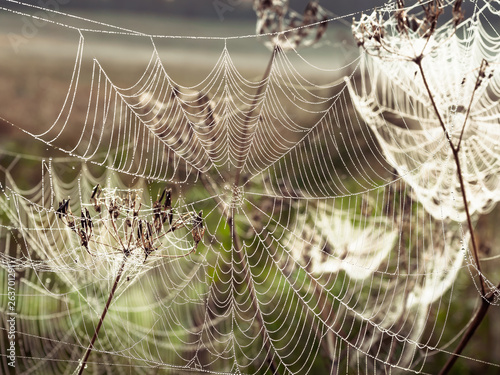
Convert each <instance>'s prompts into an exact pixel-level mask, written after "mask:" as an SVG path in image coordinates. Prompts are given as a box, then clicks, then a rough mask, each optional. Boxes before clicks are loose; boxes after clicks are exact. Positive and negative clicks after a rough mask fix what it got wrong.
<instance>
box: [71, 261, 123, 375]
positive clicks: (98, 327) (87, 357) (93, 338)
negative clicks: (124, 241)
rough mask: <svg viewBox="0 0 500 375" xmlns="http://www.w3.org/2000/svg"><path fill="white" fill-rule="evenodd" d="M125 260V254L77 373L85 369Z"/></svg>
mask: <svg viewBox="0 0 500 375" xmlns="http://www.w3.org/2000/svg"><path fill="white" fill-rule="evenodd" d="M126 262H127V256H124V257H123V261H122V264H121V266H120V268H119V269H118V273H117V274H116V278H115V283H114V284H113V287H112V288H111V291H110V292H109V296H108V300H107V301H106V305H105V306H104V310H103V311H102V315H101V318H100V319H99V323H98V324H97V327H96V328H95V331H94V336H92V339H91V340H90V344H89V346H88V348H87V351H86V352H85V355H84V356H83V359H82V362H81V363H80V366H79V371H78V375H81V374H82V373H83V371H84V370H85V367H86V366H87V360H88V359H89V356H90V353H91V352H92V349H93V348H94V343H95V340H96V339H97V336H98V335H99V331H100V330H101V327H102V324H103V322H104V318H105V317H106V314H107V313H108V309H109V306H110V305H111V300H112V299H113V296H114V295H115V291H116V288H117V287H118V283H119V282H120V278H121V277H122V274H123V270H124V268H125V263H126Z"/></svg>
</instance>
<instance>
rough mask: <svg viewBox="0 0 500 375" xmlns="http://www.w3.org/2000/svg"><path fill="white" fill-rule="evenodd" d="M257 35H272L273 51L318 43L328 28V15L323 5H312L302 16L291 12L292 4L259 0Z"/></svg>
mask: <svg viewBox="0 0 500 375" xmlns="http://www.w3.org/2000/svg"><path fill="white" fill-rule="evenodd" d="M253 8H254V10H255V13H256V14H257V27H256V29H257V30H256V31H257V34H259V35H263V34H265V35H268V36H269V41H267V42H265V44H266V45H267V46H268V47H269V48H270V49H275V48H278V47H279V48H280V49H282V50H284V51H286V50H289V49H295V48H297V47H299V46H310V45H312V44H314V43H316V42H318V41H319V40H320V39H321V38H322V37H323V35H324V34H325V31H326V28H327V26H328V13H327V12H326V10H324V9H323V8H322V7H321V6H320V5H319V1H309V3H308V4H307V6H306V9H305V10H304V13H303V14H302V15H301V14H299V13H297V12H295V11H293V10H290V9H289V8H288V0H255V1H254V6H253Z"/></svg>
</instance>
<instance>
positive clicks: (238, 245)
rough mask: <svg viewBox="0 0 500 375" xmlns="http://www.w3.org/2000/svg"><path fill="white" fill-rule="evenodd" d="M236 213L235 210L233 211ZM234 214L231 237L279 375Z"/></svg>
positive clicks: (272, 363)
mask: <svg viewBox="0 0 500 375" xmlns="http://www.w3.org/2000/svg"><path fill="white" fill-rule="evenodd" d="M231 211H234V208H233V209H232V210H231ZM233 217H234V212H231V215H230V216H229V217H228V224H229V226H230V230H231V237H232V240H233V246H234V250H235V251H234V253H235V255H236V257H237V260H238V262H239V263H240V264H241V265H242V268H243V274H244V276H243V277H244V278H245V283H246V286H247V287H248V291H249V294H250V301H251V303H252V307H253V309H254V311H255V317H256V318H257V322H258V323H259V326H260V327H259V328H260V329H261V331H262V336H263V341H264V346H265V348H266V355H267V360H268V362H269V366H270V368H271V371H272V373H273V374H279V372H278V365H277V364H276V362H275V360H274V355H272V354H271V353H272V348H271V345H270V342H269V341H270V338H269V334H267V331H266V326H265V324H264V320H263V319H262V316H261V314H260V308H259V303H258V301H257V294H256V292H255V285H254V283H253V280H252V278H251V276H250V267H249V266H248V263H247V261H246V259H245V256H244V255H243V250H242V248H241V243H240V238H239V237H238V233H237V232H236V226H235V225H234V220H233Z"/></svg>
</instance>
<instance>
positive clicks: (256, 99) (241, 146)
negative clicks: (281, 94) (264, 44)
mask: <svg viewBox="0 0 500 375" xmlns="http://www.w3.org/2000/svg"><path fill="white" fill-rule="evenodd" d="M278 50H279V47H278V46H275V47H274V49H273V53H272V54H271V57H270V59H269V62H268V63H267V67H266V70H265V72H264V75H263V76H262V79H261V82H263V81H267V82H265V85H264V84H261V85H260V86H259V87H258V88H257V92H256V93H255V96H254V98H253V100H252V103H251V104H250V109H249V110H248V112H247V113H246V115H245V119H244V120H243V134H242V136H241V139H242V140H241V141H238V142H237V155H238V156H240V157H241V159H239V160H238V165H237V166H236V174H235V176H234V186H239V183H240V176H241V170H242V168H243V164H244V162H245V159H244V158H243V157H242V156H243V155H242V154H243V153H244V152H243V151H244V148H245V141H246V138H247V132H248V123H249V122H250V118H251V117H252V114H253V113H254V111H255V110H256V109H257V105H258V104H259V96H260V94H261V93H262V90H263V89H264V87H265V86H266V87H267V85H268V84H269V82H268V78H269V75H270V74H271V68H272V66H273V63H274V59H275V57H276V53H277V52H278Z"/></svg>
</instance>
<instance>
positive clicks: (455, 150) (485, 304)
mask: <svg viewBox="0 0 500 375" xmlns="http://www.w3.org/2000/svg"><path fill="white" fill-rule="evenodd" d="M415 62H416V63H417V65H418V67H419V69H420V73H421V74H422V79H423V81H424V85H425V88H426V90H427V93H428V95H429V98H430V99H431V102H432V105H433V107H434V110H435V112H436V116H437V117H438V120H439V123H440V125H441V127H442V128H443V131H444V132H445V134H446V137H447V138H448V141H449V143H450V148H451V151H452V154H453V158H454V160H455V164H456V167H457V175H458V181H459V183H460V190H461V192H462V200H463V203H464V210H465V216H466V218H467V226H468V228H469V233H470V236H471V242H472V254H473V256H474V260H475V262H476V269H477V272H478V273H479V281H480V283H481V305H480V306H479V309H478V310H477V312H476V315H475V316H474V318H473V320H472V323H471V325H470V326H469V328H468V329H467V331H466V332H465V333H464V335H463V336H462V339H461V340H460V343H459V344H458V346H457V347H456V349H455V351H454V352H453V354H452V356H451V357H450V358H449V359H448V361H447V362H446V364H445V365H444V366H443V368H442V369H441V371H440V372H439V375H445V374H447V373H448V372H449V371H450V369H451V368H452V366H453V364H454V363H455V362H456V360H457V359H458V356H459V355H460V353H461V352H462V351H463V350H464V349H465V347H466V346H467V344H468V343H469V341H470V339H471V338H472V336H473V335H474V333H475V332H476V329H477V328H478V327H479V325H480V324H481V322H482V321H483V319H484V317H485V316H486V313H487V312H488V308H489V306H490V302H491V300H492V299H493V297H494V294H493V293H491V294H490V295H487V294H486V287H485V282H484V276H483V273H482V271H481V263H480V261H479V255H478V250H477V242H476V236H475V232H474V228H473V226H472V219H471V215H470V212H469V204H468V201H467V194H466V192H465V183H464V178H463V175H462V167H461V164H460V158H459V150H460V142H461V141H462V136H463V132H464V129H465V126H466V121H467V118H468V114H469V111H470V107H471V105H470V104H469V109H468V110H467V115H466V119H465V122H464V125H463V127H462V132H461V134H460V138H459V141H458V144H457V146H454V145H453V143H452V141H451V138H450V135H449V133H448V131H447V130H446V127H445V125H444V122H443V119H442V117H441V114H440V112H439V109H438V108H437V106H436V103H435V101H434V96H433V94H432V92H431V90H430V87H429V85H428V83H427V79H426V78H425V74H424V70H423V67H422V57H420V58H419V59H416V60H415ZM481 66H483V63H482V64H481ZM480 74H481V73H480ZM480 74H479V75H478V80H479V77H480ZM476 89H477V83H476V88H475V89H474V92H473V94H472V98H471V104H472V100H473V96H474V93H475V91H476ZM498 287H500V285H499V286H498Z"/></svg>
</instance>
